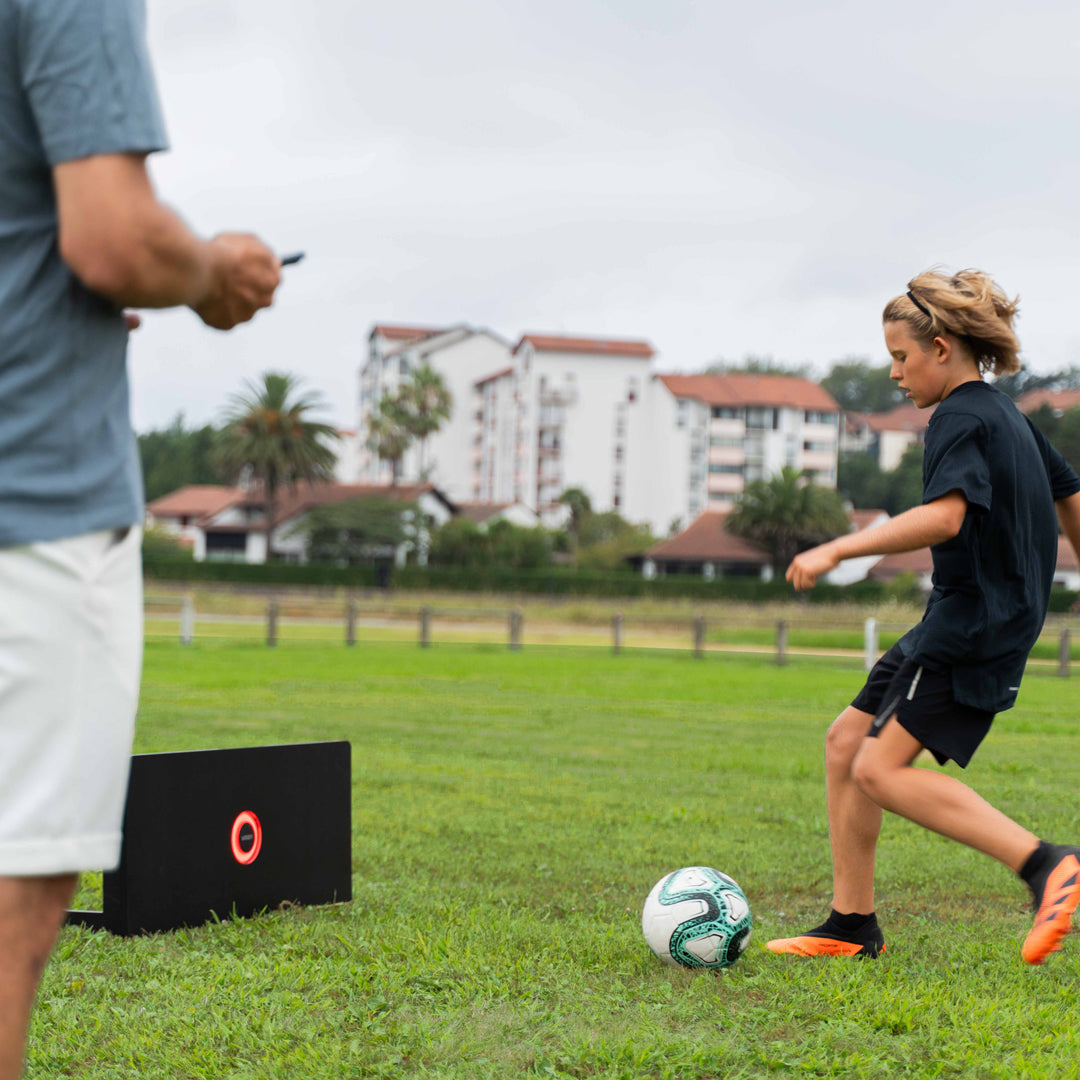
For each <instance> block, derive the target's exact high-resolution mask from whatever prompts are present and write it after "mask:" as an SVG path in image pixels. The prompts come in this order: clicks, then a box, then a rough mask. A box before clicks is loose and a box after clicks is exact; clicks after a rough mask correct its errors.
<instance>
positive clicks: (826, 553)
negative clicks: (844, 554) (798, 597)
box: [784, 541, 840, 592]
mask: <svg viewBox="0 0 1080 1080" xmlns="http://www.w3.org/2000/svg"><path fill="white" fill-rule="evenodd" d="M839 565H840V558H839V557H838V556H837V554H836V549H835V547H834V545H833V543H832V541H830V542H829V543H827V544H821V545H819V546H818V547H816V548H811V549H810V550H809V551H804V552H803V553H802V554H801V555H796V556H795V558H794V559H792V560H791V565H790V566H789V567H788V568H787V574H785V575H784V576H785V577H786V578H787V580H788V581H790V582H791V584H792V585H794V586H795V588H796V589H797V590H798V591H799V592H803V591H805V590H806V589H812V588H813V587H814V585H816V584H817V579H818V578H819V577H820V576H821V575H822V574H827V573H828V572H829V571H830V570H833V569H835V568H836V567H837V566H839Z"/></svg>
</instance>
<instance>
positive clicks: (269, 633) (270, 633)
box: [266, 596, 278, 646]
mask: <svg viewBox="0 0 1080 1080" xmlns="http://www.w3.org/2000/svg"><path fill="white" fill-rule="evenodd" d="M277 620H278V602H277V597H276V596H272V597H271V598H270V602H269V603H268V604H267V605H266V644H267V645H270V646H274V645H276V644H277Z"/></svg>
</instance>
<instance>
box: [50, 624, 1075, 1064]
mask: <svg viewBox="0 0 1080 1080" xmlns="http://www.w3.org/2000/svg"><path fill="white" fill-rule="evenodd" d="M861 681H862V673H861V672H860V670H859V668H858V665H857V664H856V663H849V662H846V661H837V660H832V661H827V662H822V661H808V660H796V661H794V662H793V663H791V664H790V665H789V666H787V667H785V668H780V669H778V668H776V667H775V666H774V665H772V664H770V663H769V662H768V661H767V660H765V659H747V658H738V657H733V656H726V655H710V656H709V657H707V658H706V659H705V660H695V659H693V657H692V656H690V655H689V654H688V653H673V652H660V651H657V652H652V651H640V652H638V651H634V652H628V653H626V654H624V655H622V656H619V657H613V656H610V655H609V654H608V653H607V652H605V651H603V650H582V649H562V648H546V649H545V648H527V649H526V650H525V651H523V652H521V653H510V652H508V651H507V650H506V649H505V647H497V646H494V645H491V646H484V645H477V646H457V645H454V646H448V645H437V646H435V647H433V648H431V649H428V650H420V649H417V648H416V647H415V646H405V645H394V644H379V645H369V644H366V645H360V646H357V647H356V648H354V649H345V648H343V647H341V646H340V645H327V644H319V643H303V642H289V643H287V644H283V645H282V646H280V647H279V648H278V649H276V650H272V649H268V648H266V647H265V645H262V644H257V643H250V644H246V643H243V642H228V641H214V640H203V641H198V642H196V644H195V645H194V646H192V647H190V648H186V649H185V648H181V647H180V646H178V645H175V644H173V643H172V642H169V641H152V642H151V643H150V645H149V647H148V649H147V655H146V668H145V679H144V692H143V702H142V709H141V714H140V724H139V732H138V743H137V747H136V749H137V750H141V751H150V750H177V749H194V748H203V747H224V746H238V745H251V744H260V743H275V742H290V741H303V740H309V739H325V738H347V739H349V740H351V742H352V745H353V780H354V802H353V870H354V879H353V884H354V896H355V898H354V900H353V902H352V903H350V904H347V905H341V906H337V907H329V908H320V909H315V908H313V909H296V908H293V909H288V910H284V911H280V912H273V913H270V914H267V915H264V916H262V917H260V918H255V919H250V920H245V921H240V922H223V923H216V924H209V925H206V926H203V927H199V928H196V929H191V930H187V931H183V932H179V933H174V934H166V935H158V936H152V937H145V938H138V939H132V940H120V939H114V938H111V937H110V936H108V935H106V934H103V933H93V932H90V931H87V930H83V929H80V928H69V929H67V930H65V931H64V933H63V935H62V937H61V941H60V944H59V947H58V950H57V954H56V957H55V959H54V962H53V963H52V964H51V965H50V967H49V968H48V970H47V972H46V976H45V980H44V983H43V985H42V990H41V995H40V1004H39V1008H38V1011H37V1013H36V1015H35V1019H34V1025H33V1029H32V1032H31V1038H32V1042H31V1047H30V1060H29V1074H28V1075H29V1076H31V1077H38V1078H46V1077H47V1078H50V1080H51V1078H54V1077H67V1076H72V1077H93V1078H114V1077H115V1078H119V1077H124V1078H128V1077H131V1078H134V1077H139V1078H141V1080H142V1078H146V1080H151V1078H153V1080H156V1078H162V1080H164V1078H169V1080H182V1078H196V1077H197V1078H205V1080H225V1078H245V1080H278V1078H282V1080H283V1078H290V1080H292V1078H304V1080H307V1078H323V1077H326V1078H352V1077H357V1078H359V1077H364V1078H367V1077H386V1078H396V1077H403V1078H411V1077H446V1078H473V1077H484V1078H488V1077H490V1078H497V1080H502V1078H514V1077H575V1078H594V1077H595V1078H627V1080H631V1078H638V1077H654V1078H670V1080H676V1078H677V1080H689V1078H717V1080H719V1078H738V1077H764V1076H774V1075H792V1076H835V1077H882V1076H886V1077H961V1078H989V1077H1000V1078H1006V1077H1007V1078H1009V1080H1014V1078H1023V1077H1046V1078H1060V1077H1071V1076H1076V1075H1078V1072H1080V1067H1078V1066H1077V1061H1078V1059H1080V1031H1078V1029H1077V1027H1076V1026H1075V1024H1074V1021H1073V1016H1074V1014H1075V987H1076V983H1077V978H1078V976H1080V942H1076V943H1072V945H1071V948H1070V947H1067V948H1066V951H1065V952H1064V953H1062V954H1059V955H1057V956H1055V957H1053V958H1052V959H1051V961H1050V962H1049V963H1047V964H1046V965H1045V966H1044V967H1042V968H1028V967H1026V966H1025V965H1024V964H1023V963H1022V962H1021V960H1020V957H1019V946H1020V942H1021V940H1022V938H1023V935H1024V933H1025V932H1026V930H1027V926H1028V923H1029V915H1028V912H1027V898H1026V896H1025V894H1024V890H1023V889H1022V887H1021V886H1020V885H1019V884H1018V882H1017V881H1016V880H1015V879H1013V878H1012V876H1011V875H1010V874H1009V873H1008V872H1007V871H1005V870H1004V869H1002V868H1000V867H998V866H997V865H996V864H993V863H991V862H990V861H989V860H986V859H985V858H983V857H981V856H978V855H975V854H973V853H970V852H968V851H966V850H964V849H961V848H959V847H956V846H955V845H951V844H949V843H947V842H946V841H944V840H941V839H939V838H936V837H933V836H929V835H926V834H923V833H922V832H921V831H920V830H918V829H916V828H915V827H913V826H910V825H908V824H907V823H905V822H902V821H898V820H895V819H889V820H887V821H886V825H885V829H884V833H883V840H882V847H881V853H880V858H879V875H878V880H879V889H880V893H879V904H878V912H879V916H880V918H881V919H882V922H883V925H884V927H885V931H886V935H887V938H888V942H889V952H888V953H887V954H886V956H885V957H884V958H882V959H881V960H880V961H878V962H876V963H866V962H862V963H860V962H845V961H800V960H797V959H793V958H780V957H774V956H772V955H771V954H769V953H767V952H766V951H765V950H764V949H763V948H762V944H761V943H762V942H763V941H765V940H766V939H767V938H769V937H773V936H777V935H780V934H786V933H789V932H795V931H797V930H799V929H803V928H805V927H806V926H807V925H808V924H809V922H810V921H817V919H818V918H819V917H820V916H821V915H822V914H823V912H824V910H825V909H826V908H827V904H828V898H829V864H828V852H827V831H826V820H825V814H824V805H823V802H824V800H823V779H822V764H821V740H822V735H823V732H824V728H825V726H826V723H827V721H828V720H829V719H831V717H832V716H833V715H835V713H836V712H838V711H839V709H840V708H842V707H843V706H844V705H845V704H846V703H847V702H848V701H849V700H850V698H851V697H852V696H853V694H854V693H855V691H856V690H857V689H858V687H859V686H860V685H861ZM1075 703H1076V694H1075V690H1074V689H1073V688H1072V687H1071V685H1070V683H1069V682H1067V681H1065V680H1062V679H1057V678H1053V677H1051V676H1049V675H1045V674H1043V673H1042V672H1041V671H1034V672H1032V673H1029V675H1028V678H1027V680H1026V681H1025V684H1024V690H1023V692H1022V695H1021V700H1020V705H1019V706H1018V707H1017V708H1016V709H1015V710H1013V711H1012V712H1010V713H1007V714H1005V715H1004V716H1003V717H1002V718H1001V720H1000V721H999V723H998V726H997V728H996V730H995V731H994V732H992V733H991V736H990V738H989V740H988V741H987V743H986V744H985V746H984V748H983V750H982V751H981V752H980V754H979V756H978V757H977V758H976V760H975V762H974V764H973V766H972V768H971V769H970V770H969V774H970V777H969V778H970V780H971V782H972V783H974V785H975V786H976V787H977V788H978V789H979V790H980V791H981V792H983V793H984V794H986V795H987V796H988V797H989V798H991V800H993V801H994V802H996V803H997V804H998V805H1000V806H1001V807H1002V809H1004V810H1005V811H1006V812H1008V813H1010V814H1012V815H1014V816H1015V817H1017V818H1018V819H1019V820H1020V821H1022V822H1024V823H1025V824H1029V825H1030V826H1031V827H1032V828H1034V829H1036V830H1037V831H1038V832H1040V834H1042V835H1046V836H1047V837H1049V838H1051V839H1063V840H1064V839H1067V838H1069V837H1076V836H1080V814H1078V811H1077V807H1076V803H1075V795H1074V792H1075V776H1076V762H1077V760H1078V753H1080V729H1078V725H1077V723H1076V707H1075ZM694 864H707V865H712V866H716V867H718V868H719V869H721V870H724V871H726V872H727V873H729V874H731V875H732V876H734V877H736V878H737V879H738V880H739V882H740V883H741V884H742V886H743V888H744V889H745V891H746V893H747V895H748V896H749V899H750V902H751V905H752V908H753V911H754V917H755V929H754V939H753V940H752V941H751V944H750V947H749V949H748V950H747V953H746V955H745V956H744V957H743V959H742V960H740V962H739V963H738V964H737V965H736V966H735V967H733V968H732V969H730V970H729V971H727V972H725V973H724V974H722V975H720V976H716V975H712V974H708V973H693V972H685V971H681V970H673V969H670V968H666V967H664V966H662V965H661V964H660V963H659V961H657V960H656V959H655V958H654V957H653V956H652V955H651V954H650V953H649V952H648V950H647V949H646V947H645V945H644V943H643V941H642V938H641V932H640V924H639V919H640V907H641V903H642V901H643V899H644V897H645V895H646V893H647V892H648V891H649V889H650V887H651V886H652V885H653V883H654V882H655V881H656V880H657V879H658V878H659V877H660V876H661V875H662V874H663V873H665V872H666V871H668V870H671V869H674V868H676V867H679V866H685V865H694ZM93 899H94V898H93V895H92V884H91V886H89V887H88V888H86V889H84V891H83V896H82V897H81V898H80V902H82V903H88V902H89V903H92V902H93Z"/></svg>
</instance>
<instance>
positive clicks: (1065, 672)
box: [1058, 626, 1072, 679]
mask: <svg viewBox="0 0 1080 1080" xmlns="http://www.w3.org/2000/svg"><path fill="white" fill-rule="evenodd" d="M1071 658H1072V635H1071V634H1070V632H1069V628H1068V627H1067V626H1063V627H1062V628H1061V641H1060V642H1059V643H1058V674H1059V675H1060V676H1061V677H1062V678H1063V679H1067V678H1068V677H1069V660H1070V659H1071Z"/></svg>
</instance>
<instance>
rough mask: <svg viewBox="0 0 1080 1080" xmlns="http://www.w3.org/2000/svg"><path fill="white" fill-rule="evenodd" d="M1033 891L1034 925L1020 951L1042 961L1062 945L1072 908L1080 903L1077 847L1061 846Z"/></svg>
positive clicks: (1033, 961) (1028, 958)
mask: <svg viewBox="0 0 1080 1080" xmlns="http://www.w3.org/2000/svg"><path fill="white" fill-rule="evenodd" d="M1058 854H1059V858H1058V860H1057V862H1055V863H1054V865H1053V866H1052V868H1051V870H1050V872H1049V874H1047V876H1046V881H1045V883H1044V884H1043V886H1042V891H1041V895H1040V894H1036V904H1035V925H1034V926H1032V928H1031V930H1030V931H1029V933H1028V936H1027V938H1026V939H1025V941H1024V947H1023V948H1022V949H1021V951H1020V955H1021V956H1023V958H1024V959H1025V960H1026V961H1027V962H1028V963H1029V964H1041V963H1042V962H1043V961H1044V960H1045V959H1046V958H1047V957H1048V956H1049V955H1050V954H1051V953H1052V952H1057V951H1058V949H1060V948H1061V939H1062V938H1063V937H1064V936H1065V935H1066V934H1067V933H1068V932H1069V931H1070V930H1071V929H1072V917H1073V912H1074V911H1075V910H1076V905H1077V904H1078V903H1080V848H1073V847H1062V848H1061V849H1059V852H1058Z"/></svg>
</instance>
